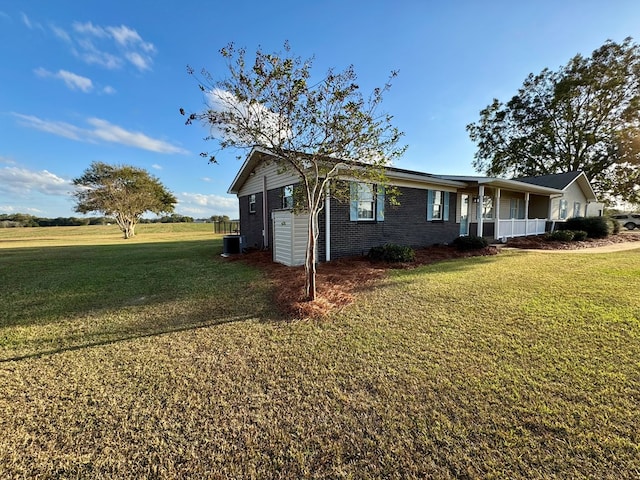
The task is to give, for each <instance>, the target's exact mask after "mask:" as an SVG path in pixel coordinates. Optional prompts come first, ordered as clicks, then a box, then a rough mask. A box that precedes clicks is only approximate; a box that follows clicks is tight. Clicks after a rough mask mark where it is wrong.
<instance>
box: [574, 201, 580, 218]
mask: <svg viewBox="0 0 640 480" xmlns="http://www.w3.org/2000/svg"><path fill="white" fill-rule="evenodd" d="M573 216H574V217H580V216H581V215H580V202H573Z"/></svg>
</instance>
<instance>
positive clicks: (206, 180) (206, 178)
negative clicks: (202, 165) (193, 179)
mask: <svg viewBox="0 0 640 480" xmlns="http://www.w3.org/2000/svg"><path fill="white" fill-rule="evenodd" d="M201 180H202V181H203V182H212V181H213V180H212V179H211V178H209V177H202V178H201Z"/></svg>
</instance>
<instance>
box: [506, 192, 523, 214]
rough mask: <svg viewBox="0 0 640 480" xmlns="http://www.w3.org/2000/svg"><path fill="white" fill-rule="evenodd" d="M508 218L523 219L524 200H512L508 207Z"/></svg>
mask: <svg viewBox="0 0 640 480" xmlns="http://www.w3.org/2000/svg"><path fill="white" fill-rule="evenodd" d="M509 218H514V219H523V218H524V200H523V199H522V198H519V197H515V198H512V199H511V201H510V205H509Z"/></svg>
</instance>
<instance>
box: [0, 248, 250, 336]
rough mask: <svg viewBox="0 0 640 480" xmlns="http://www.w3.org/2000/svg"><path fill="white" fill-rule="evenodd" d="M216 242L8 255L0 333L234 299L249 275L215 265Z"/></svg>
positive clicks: (0, 280)
mask: <svg viewBox="0 0 640 480" xmlns="http://www.w3.org/2000/svg"><path fill="white" fill-rule="evenodd" d="M220 243H221V242H219V241H215V242H214V241H208V240H206V241H203V240H196V241H181V242H159V243H145V244H126V245H96V246H67V247H34V248H18V249H7V250H4V251H3V252H2V257H1V258H0V291H2V292H3V302H2V304H0V328H2V327H11V326H21V327H28V326H32V325H45V324H51V323H57V322H60V321H62V322H64V321H65V319H67V318H69V317H74V316H77V315H82V314H84V313H90V312H92V311H95V310H100V309H113V308H121V307H123V306H127V305H140V304H147V303H157V302H167V301H172V300H176V299H183V298H194V297H206V296H216V297H217V298H220V297H221V296H225V295H226V296H229V297H231V298H233V297H234V296H235V292H236V291H237V290H238V286H243V285H246V284H248V283H251V282H252V281H255V279H256V278H257V277H258V276H259V274H258V273H257V272H256V271H255V269H251V268H248V267H246V266H241V265H231V264H229V263H228V262H223V261H221V260H220V256H219V255H220V253H221V245H220Z"/></svg>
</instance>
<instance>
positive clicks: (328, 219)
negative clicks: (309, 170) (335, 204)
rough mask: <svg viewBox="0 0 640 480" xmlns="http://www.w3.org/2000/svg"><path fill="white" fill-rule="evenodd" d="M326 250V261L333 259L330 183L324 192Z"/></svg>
mask: <svg viewBox="0 0 640 480" xmlns="http://www.w3.org/2000/svg"><path fill="white" fill-rule="evenodd" d="M324 251H325V258H324V259H325V261H327V262H329V261H331V198H330V197H329V183H327V187H326V190H325V192H324Z"/></svg>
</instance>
